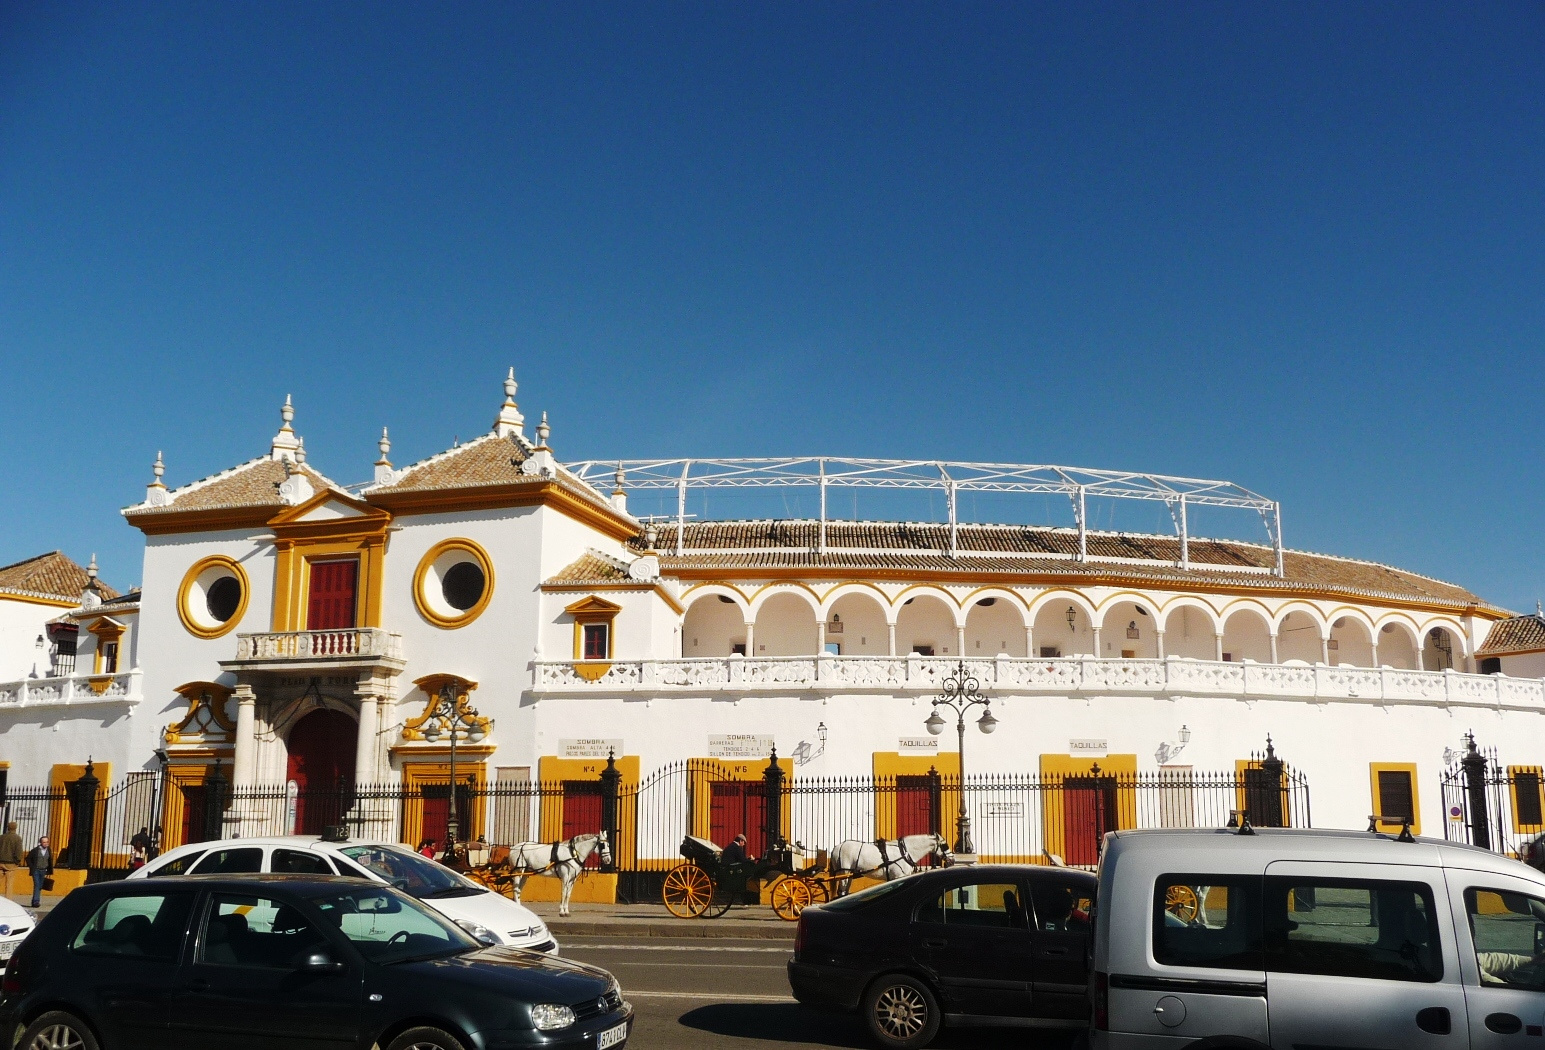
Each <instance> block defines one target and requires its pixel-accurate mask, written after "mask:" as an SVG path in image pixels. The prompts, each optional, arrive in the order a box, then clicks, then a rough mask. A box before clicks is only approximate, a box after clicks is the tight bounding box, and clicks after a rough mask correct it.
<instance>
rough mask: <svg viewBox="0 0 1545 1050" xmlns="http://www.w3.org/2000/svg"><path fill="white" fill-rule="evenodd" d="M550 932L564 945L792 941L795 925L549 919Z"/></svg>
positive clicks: (704, 921)
mask: <svg viewBox="0 0 1545 1050" xmlns="http://www.w3.org/2000/svg"><path fill="white" fill-rule="evenodd" d="M546 922H547V928H548V929H549V930H551V931H552V932H553V936H555V937H557V938H558V939H559V942H560V943H561V942H562V940H563V938H564V937H664V938H673V937H674V938H682V939H685V938H700V939H703V940H755V941H793V940H794V924H793V923H787V924H785V923H783V922H779V923H777V924H776V925H774V924H773V923H770V922H756V923H733V924H732V923H726V922H721V921H719V920H717V919H700V920H693V919H679V920H676V921H673V922H649V921H643V922H604V921H586V920H584V919H578V920H575V919H548V920H546Z"/></svg>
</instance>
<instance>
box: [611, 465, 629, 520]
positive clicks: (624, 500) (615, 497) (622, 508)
mask: <svg viewBox="0 0 1545 1050" xmlns="http://www.w3.org/2000/svg"><path fill="white" fill-rule="evenodd" d="M627 477H628V476H627V475H626V474H625V473H623V470H622V463H621V462H620V461H619V462H618V463H617V487H616V488H614V489H612V507H613V509H615V510H617V511H619V512H620V513H623V514H626V513H627V512H628V492H627V490H626V489H624V488H623V487H622V485H623V482H625V481H626V480H627Z"/></svg>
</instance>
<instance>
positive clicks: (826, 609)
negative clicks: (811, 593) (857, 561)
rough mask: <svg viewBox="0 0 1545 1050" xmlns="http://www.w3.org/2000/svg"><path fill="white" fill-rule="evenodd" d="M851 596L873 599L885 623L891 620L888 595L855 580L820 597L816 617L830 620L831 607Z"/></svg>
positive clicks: (890, 606) (838, 585)
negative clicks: (882, 614)
mask: <svg viewBox="0 0 1545 1050" xmlns="http://www.w3.org/2000/svg"><path fill="white" fill-rule="evenodd" d="M853 594H861V595H863V596H864V597H866V598H871V599H873V600H874V603H875V604H876V605H878V606H879V607H880V609H881V611H882V612H883V613H884V614H885V619H886V620H887V621H890V620H891V619H893V617H894V613H893V612H892V608H893V607H892V605H891V598H890V595H888V594H886V593H885V592H884V591H882V590H880V588H878V587H876V586H875V585H874V584H872V583H863V582H860V581H856V580H850V581H848V582H847V583H839V584H837V586H835V587H833V588H832V589H831V590H829V591H827V592H826V593H825V594H823V595H822V596H821V606H820V611H819V612H818V614H817V615H818V616H820V617H821V618H822V619H827V618H830V616H831V611H832V606H834V605H836V604H837V603H838V602H840V601H841V600H842V599H844V598H846V597H848V596H849V595H853Z"/></svg>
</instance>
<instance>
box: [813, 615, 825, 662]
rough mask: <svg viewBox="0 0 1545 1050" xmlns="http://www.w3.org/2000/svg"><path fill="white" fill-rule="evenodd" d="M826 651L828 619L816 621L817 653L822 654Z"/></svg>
mask: <svg viewBox="0 0 1545 1050" xmlns="http://www.w3.org/2000/svg"><path fill="white" fill-rule="evenodd" d="M825 652H826V621H825V620H817V621H816V622H815V655H817V656H821V655H823V654H824V653H825Z"/></svg>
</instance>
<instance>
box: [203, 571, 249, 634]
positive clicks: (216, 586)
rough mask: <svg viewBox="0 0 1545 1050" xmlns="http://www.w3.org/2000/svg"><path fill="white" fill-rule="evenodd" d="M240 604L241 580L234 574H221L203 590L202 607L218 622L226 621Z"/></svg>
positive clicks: (233, 614)
mask: <svg viewBox="0 0 1545 1050" xmlns="http://www.w3.org/2000/svg"><path fill="white" fill-rule="evenodd" d="M240 606H241V581H239V580H237V579H236V577H234V576H222V577H220V578H219V579H217V580H215V581H213V582H212V583H210V585H209V587H208V589H207V590H205V592H204V607H205V608H207V609H208V610H209V615H210V616H212V617H214V619H215V621H216V622H218V623H228V622H230V619H231V617H232V616H235V615H236V610H237V609H238V608H239V607H240Z"/></svg>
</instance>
